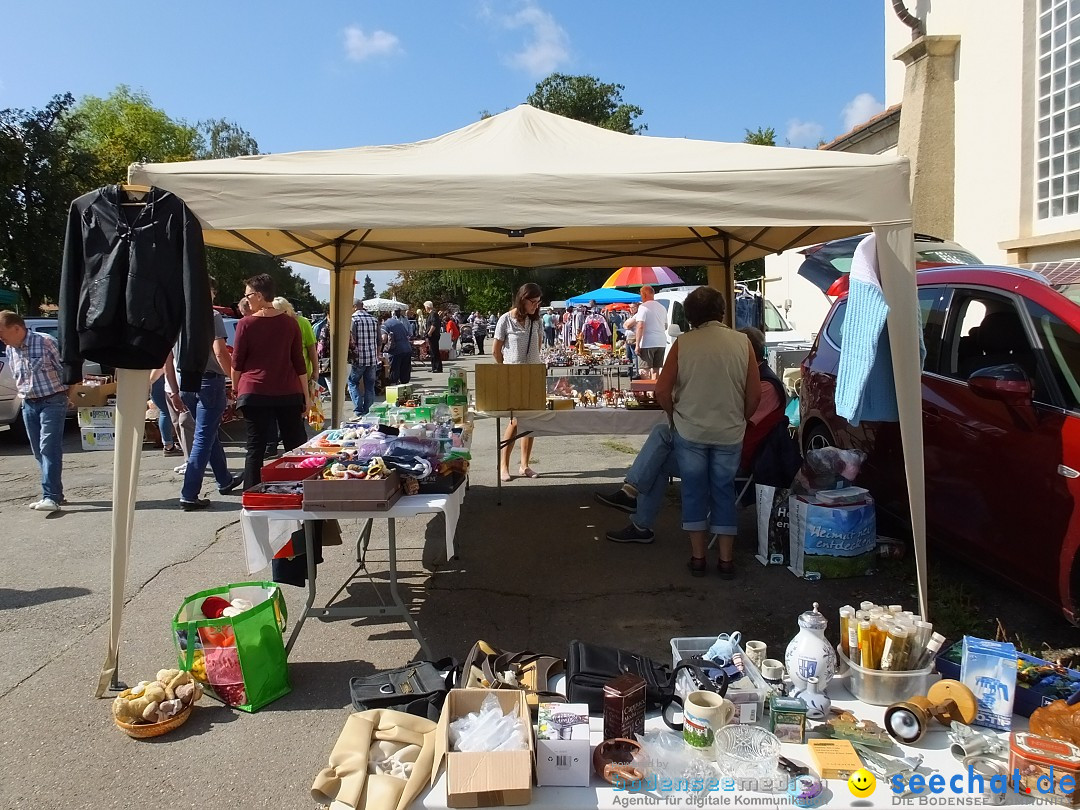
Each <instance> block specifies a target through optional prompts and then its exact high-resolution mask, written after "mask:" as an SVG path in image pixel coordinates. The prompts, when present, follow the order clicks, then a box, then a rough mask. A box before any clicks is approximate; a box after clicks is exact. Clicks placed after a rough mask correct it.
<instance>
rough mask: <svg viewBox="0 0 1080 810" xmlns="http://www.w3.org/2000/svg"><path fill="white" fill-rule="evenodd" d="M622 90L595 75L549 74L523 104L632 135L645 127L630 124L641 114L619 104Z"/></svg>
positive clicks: (621, 99) (639, 110) (633, 108)
mask: <svg viewBox="0 0 1080 810" xmlns="http://www.w3.org/2000/svg"><path fill="white" fill-rule="evenodd" d="M624 89H625V88H624V87H623V85H621V84H610V83H607V82H601V81H600V80H599V79H598V78H596V77H595V76H568V75H566V74H565V73H552V74H551V75H550V76H548V77H547V78H546V79H544V80H542V81H541V82H539V83H538V84H537V85H536V89H534V90H533V91H532V93H530V94H529V97H528V98H527V99H525V101H526V102H527V103H529V104H531V105H532V106H534V107H537V108H539V109H541V110H546V111H547V112H552V113H556V114H558V115H562V116H565V117H567V118H573V119H575V120H577V121H584V122H585V123H587V124H595V125H596V126H598V127H603V128H604V129H613V130H615V131H616V132H625V133H627V134H629V135H636V134H638V133H640V132H642V131H644V130H645V129H647V128H648V127H647V126H646V125H645V124H635V123H634V122H635V120H636V119H637V118H639V117H640V116H641V115H643V114H644V112H645V111H644V110H642V109H641V107H639V106H637V105H636V104H627V103H625V102H624V101H623V97H622V91H623V90H624Z"/></svg>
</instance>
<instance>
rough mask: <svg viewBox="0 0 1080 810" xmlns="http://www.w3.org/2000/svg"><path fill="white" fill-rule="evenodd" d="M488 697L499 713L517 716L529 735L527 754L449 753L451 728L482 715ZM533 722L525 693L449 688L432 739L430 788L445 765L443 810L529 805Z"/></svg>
mask: <svg viewBox="0 0 1080 810" xmlns="http://www.w3.org/2000/svg"><path fill="white" fill-rule="evenodd" d="M489 694H493V695H495V699H496V700H498V701H499V705H500V706H501V707H502V710H503V712H504V713H505V712H509V711H516V712H517V713H518V716H519V717H520V718H521V723H522V725H523V726H524V727H525V730H526V734H527V736H528V745H529V748H528V750H526V751H493V752H488V753H467V752H462V751H451V750H450V723H451V722H452V721H454V720H457V719H458V718H459V717H463V716H465V715H466V714H468V713H469V712H475V711H479V710H480V706H481V704H483V702H484V698H486V697H487V696H488V695H489ZM533 751H534V745H533V738H532V718H531V717H530V716H529V705H528V704H527V703H526V702H525V693H524V692H522V691H519V690H517V689H494V690H492V689H451V690H450V691H449V692H448V693H447V695H446V703H445V704H443V710H442V716H441V717H440V718H439V728H438V730H437V732H436V736H435V764H434V765H433V766H432V768H431V784H432V785H434V784H435V779H436V777H437V776H438V773H439V765H440V764H441V763H442V761H443V760H444V759H445V760H446V806H447V807H493V806H496V805H518V804H528V803H529V802H530V801H531V800H532V781H533V779H532V777H533Z"/></svg>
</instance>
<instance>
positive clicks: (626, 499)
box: [593, 489, 637, 515]
mask: <svg viewBox="0 0 1080 810" xmlns="http://www.w3.org/2000/svg"><path fill="white" fill-rule="evenodd" d="M593 497H594V498H596V500H597V501H598V502H599V503H602V504H603V505H604V506H610V507H611V508H612V509H618V510H619V511H620V512H626V514H628V515H632V514H634V512H636V511H637V498H631V497H630V496H629V495H627V494H626V493H625V492H623V491H622V490H621V489H620V490H618V491H617V492H615V493H613V494H611V495H604V494H603V493H602V492H597V493H596V494H595V495H593Z"/></svg>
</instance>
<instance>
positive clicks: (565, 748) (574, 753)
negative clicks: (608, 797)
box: [536, 703, 592, 787]
mask: <svg viewBox="0 0 1080 810" xmlns="http://www.w3.org/2000/svg"><path fill="white" fill-rule="evenodd" d="M591 772H592V756H591V755H590V753H589V707H588V705H587V704H585V703H541V704H540V709H539V713H538V721H537V726H536V784H537V785H540V786H543V785H560V786H562V787H588V786H589V774H590V773H591Z"/></svg>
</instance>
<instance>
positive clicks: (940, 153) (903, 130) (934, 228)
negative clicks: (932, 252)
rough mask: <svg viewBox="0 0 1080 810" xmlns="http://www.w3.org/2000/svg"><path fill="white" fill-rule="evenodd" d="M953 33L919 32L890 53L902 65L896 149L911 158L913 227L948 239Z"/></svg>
mask: <svg viewBox="0 0 1080 810" xmlns="http://www.w3.org/2000/svg"><path fill="white" fill-rule="evenodd" d="M959 46H960V37H958V36H922V37H919V38H918V39H916V40H915V41H914V42H912V43H911V44H910V45H908V46H907V47H906V48H904V49H903V50H902V51H900V52H899V53H898V54H896V56H895V57H893V58H894V59H898V60H900V61H901V62H903V63H904V65H905V66H906V68H907V71H906V74H905V77H904V100H903V107H902V108H901V115H900V136H899V143H898V144H897V152H898V153H899V154H901V155H903V156H904V157H907V158H908V159H909V160H910V161H911V209H912V216H913V219H914V221H915V230H916V231H917V232H918V233H925V234H930V235H932V236H938V237H941V238H942V239H952V238H953V236H954V233H953V228H954V223H953V220H954V186H955V175H956V92H955V82H956V52H957V48H959Z"/></svg>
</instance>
